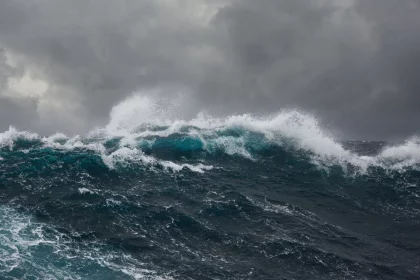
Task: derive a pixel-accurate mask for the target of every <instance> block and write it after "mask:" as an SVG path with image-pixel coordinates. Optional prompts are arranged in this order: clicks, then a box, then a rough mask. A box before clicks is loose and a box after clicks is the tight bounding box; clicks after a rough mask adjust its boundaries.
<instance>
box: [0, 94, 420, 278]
mask: <svg viewBox="0 0 420 280" xmlns="http://www.w3.org/2000/svg"><path fill="white" fill-rule="evenodd" d="M130 102H131V103H127V102H126V103H124V102H123V103H122V104H120V105H118V106H116V107H114V109H113V111H112V112H111V114H110V121H109V123H108V125H106V126H105V127H102V128H97V129H94V130H92V131H91V132H90V133H88V134H86V135H81V136H66V135H64V134H60V133H58V134H54V135H51V136H40V135H38V134H35V133H32V132H27V131H19V130H17V129H15V128H13V127H11V128H10V129H9V130H8V131H5V132H3V133H0V279H101V280H105V279H420V141H418V139H416V138H410V139H408V140H407V141H405V142H403V143H400V144H390V143H386V142H362V141H353V142H342V141H336V140H334V138H333V137H332V136H331V135H330V134H329V133H327V132H326V131H324V130H323V129H322V127H321V126H320V124H319V123H318V121H317V120H316V119H315V118H313V117H311V116H309V115H306V114H304V113H301V112H297V111H286V112H280V113H278V114H275V115H272V116H268V117H265V118H257V117H253V116H251V115H237V116H235V115H234V116H230V117H226V118H213V117H210V116H208V115H205V114H199V115H198V116H197V117H195V118H192V119H190V120H182V119H170V118H165V113H164V112H162V111H161V110H159V108H158V107H157V105H156V104H155V103H154V101H153V100H151V99H149V98H145V97H136V100H131V101H130ZM132 102H134V103H135V104H137V105H136V106H133V105H130V104H133V103H132ZM136 102H137V103H136ZM139 108H140V109H139Z"/></svg>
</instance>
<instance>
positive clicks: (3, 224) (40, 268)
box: [0, 206, 172, 280]
mask: <svg viewBox="0 0 420 280" xmlns="http://www.w3.org/2000/svg"><path fill="white" fill-rule="evenodd" d="M46 248H48V249H46ZM58 259H61V260H63V261H65V262H66V266H64V267H62V266H61V265H58V266H56V265H54V264H53V263H54V262H55V261H56V260H58ZM144 266H145V265H144V264H143V263H141V262H139V261H138V260H136V259H134V258H133V257H131V256H130V255H127V254H125V253H123V252H118V251H115V250H114V249H112V248H110V247H108V246H106V245H105V244H100V243H97V242H89V243H78V242H72V240H71V237H69V236H66V235H65V234H63V233H60V232H58V231H56V230H55V229H54V228H52V227H49V226H48V225H46V224H43V223H37V222H33V221H32V220H31V217H30V216H26V215H24V214H21V213H18V212H17V211H15V210H13V209H11V208H8V207H5V206H0V274H1V275H5V276H7V274H8V273H9V272H11V271H13V270H14V269H17V268H18V269H22V270H23V271H25V270H27V271H28V272H31V274H33V276H34V277H36V278H37V279H38V278H39V279H82V278H83V274H80V275H79V268H78V267H80V271H85V270H90V271H92V272H93V273H102V274H105V273H106V274H109V273H110V272H112V273H116V274H114V276H115V275H118V274H119V277H127V276H128V277H131V279H156V280H158V279H159V280H161V279H172V278H171V277H166V276H160V275H159V274H158V273H157V272H156V271H153V270H150V269H146V268H144ZM91 267H92V268H91ZM98 267H101V270H102V271H99V270H98V269H97V268H98ZM81 273H83V272H81ZM92 276H97V275H95V274H93V275H92Z"/></svg>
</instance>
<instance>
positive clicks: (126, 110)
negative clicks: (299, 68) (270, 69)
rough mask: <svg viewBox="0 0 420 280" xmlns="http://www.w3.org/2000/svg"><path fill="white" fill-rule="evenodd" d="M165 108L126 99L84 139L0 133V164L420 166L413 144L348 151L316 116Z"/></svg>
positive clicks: (419, 151) (200, 168) (418, 145)
mask: <svg viewBox="0 0 420 280" xmlns="http://www.w3.org/2000/svg"><path fill="white" fill-rule="evenodd" d="M168 108H172V107H171V106H169V105H168V104H165V103H164V102H162V101H161V100H158V99H153V98H150V97H146V96H133V97H131V98H129V99H127V100H125V101H123V102H122V103H120V104H119V105H117V106H115V107H114V108H113V109H112V111H111V113H110V121H109V123H108V124H107V125H106V126H105V127H102V128H97V129H95V130H92V131H91V132H90V133H89V134H88V135H86V136H74V137H69V136H66V135H64V134H61V133H57V134H54V135H51V136H49V137H41V136H39V135H37V134H35V133H32V132H26V131H18V130H17V129H15V128H14V127H10V128H9V130H8V131H6V132H3V133H0V148H1V150H2V151H3V152H1V153H0V156H1V158H2V159H3V160H4V159H5V158H7V156H5V155H4V151H5V150H14V149H15V150H16V149H17V150H22V151H25V152H30V150H31V149H46V148H52V149H54V150H57V151H60V150H61V151H88V152H93V153H95V154H97V155H99V156H100V157H101V159H102V161H103V163H104V164H105V165H106V166H107V167H109V168H111V169H112V168H115V166H116V165H119V164H120V165H121V164H129V163H141V164H143V165H145V166H150V167H160V168H163V169H164V170H169V171H173V172H178V171H180V170H183V169H189V170H191V171H194V172H200V173H202V172H205V171H206V170H211V169H212V168H214V166H212V165H207V164H204V163H203V162H204V161H205V159H206V158H208V157H209V156H212V155H213V156H215V155H220V154H224V155H228V156H239V157H241V158H244V159H248V160H252V161H258V160H260V159H261V157H262V156H263V155H267V153H268V154H269V153H270V151H272V152H273V153H275V152H276V151H278V150H282V151H286V152H287V153H288V156H291V157H293V156H296V155H297V154H301V153H304V155H305V157H306V158H307V159H308V160H309V161H311V163H313V164H316V165H317V166H318V167H320V168H323V169H325V168H328V167H332V166H340V167H342V168H343V169H345V170H348V169H349V168H350V169H351V170H352V171H353V172H356V173H360V174H365V173H366V172H368V171H369V169H372V168H381V169H384V170H387V171H399V172H402V171H404V170H407V169H417V168H418V167H419V163H420V140H419V139H418V138H411V139H409V140H407V141H406V142H405V143H402V144H399V145H394V146H391V145H388V146H386V145H385V146H384V147H383V148H382V149H381V150H379V151H377V152H376V153H374V154H373V155H372V154H369V155H366V154H363V153H359V152H357V151H352V150H350V149H347V148H346V147H345V144H343V143H340V142H339V141H336V140H335V139H334V138H333V137H332V136H331V134H330V133H328V132H327V131H326V130H324V129H323V128H322V126H321V125H320V123H319V122H318V120H317V119H316V118H315V117H313V116H311V115H308V114H306V113H303V112H299V111H296V110H289V111H281V112H279V113H277V114H273V115H271V116H267V117H256V116H253V115H250V114H244V115H232V116H228V117H225V118H215V117H212V116H209V115H207V114H205V113H200V114H198V115H197V116H196V117H195V118H192V119H189V120H185V119H180V118H176V117H174V116H176V112H173V108H172V109H168ZM171 110H172V111H171ZM169 151H170V152H171V153H169ZM165 154H166V155H168V154H171V155H172V156H174V155H175V159H176V160H174V158H173V157H172V158H169V159H165ZM197 160H201V162H199V163H197Z"/></svg>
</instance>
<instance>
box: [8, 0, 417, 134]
mask: <svg viewBox="0 0 420 280" xmlns="http://www.w3.org/2000/svg"><path fill="white" fill-rule="evenodd" d="M417 30H420V5H419V3H418V1H415V0H401V1H395V0H369V1H361V0H360V1H357V0H355V1H342V0H336V1H333V0H293V1H292V0H282V1H279V0H259V1H255V0H237V1H234V0H232V1H228V0H225V1H222V0H221V1H210V0H208V1H205V0H201V1H197V0H194V1H193V0H191V1H188V0H177V1H164V0H156V1H152V0H142V1H130V0H126V1H118V2H115V1H108V0H107V1H99V0H92V1H81V0H76V1H53V0H37V1H23V0H5V1H1V2H0V47H1V48H3V49H4V50H5V52H7V53H9V54H13V57H14V59H15V63H14V65H12V66H11V65H10V63H9V64H8V63H7V59H6V58H5V55H4V54H3V55H1V53H0V91H3V92H4V91H6V90H7V78H8V77H10V76H13V75H14V76H16V75H17V76H18V75H24V74H25V73H31V75H32V76H33V77H34V78H40V79H42V80H45V81H46V82H47V83H48V84H49V87H48V90H47V92H46V93H45V94H44V95H42V96H39V97H36V96H35V97H34V96H30V97H19V98H14V97H13V96H12V97H11V96H10V94H3V95H2V94H1V92H0V117H1V118H0V129H5V128H6V127H7V126H8V125H10V124H16V125H17V126H18V127H21V128H25V129H33V130H39V131H42V132H51V131H55V130H57V131H59V130H60V131H65V132H80V131H84V130H87V129H89V128H90V127H92V126H93V125H97V124H101V123H104V122H106V119H107V115H108V113H109V111H110V108H111V107H112V105H115V104H116V103H118V102H119V101H120V100H122V99H123V98H124V97H126V96H128V95H130V94H131V93H132V92H133V91H138V90H146V89H149V88H154V87H164V88H165V89H166V90H165V91H164V94H167V95H175V94H176V93H177V91H178V90H180V89H186V90H188V91H189V92H191V103H192V104H193V105H194V106H191V107H190V108H189V109H186V110H189V111H191V113H195V110H196V109H197V108H203V109H208V110H209V111H213V112H215V113H217V114H229V113H233V112H235V113H244V112H253V113H270V112H274V111H277V110H279V109H281V108H290V107H299V108H302V109H304V110H307V111H310V112H313V113H315V114H316V115H318V116H320V117H321V119H322V120H323V123H325V124H327V125H329V126H331V127H333V128H334V129H335V130H337V131H339V132H340V133H341V135H343V137H348V138H355V137H356V138H393V137H401V136H407V135H410V134H413V133H416V132H417V131H418V130H419V122H418V121H417V120H418V119H419V117H420V110H419V109H420V102H419V101H420V95H419V91H420V79H418V78H417V76H418V75H419V73H420V33H419V32H418V31H417ZM3 53H4V52H3ZM2 96H3V97H2Z"/></svg>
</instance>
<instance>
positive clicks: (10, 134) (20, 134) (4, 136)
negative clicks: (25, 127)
mask: <svg viewBox="0 0 420 280" xmlns="http://www.w3.org/2000/svg"><path fill="white" fill-rule="evenodd" d="M38 138H39V136H38V134H36V133H31V132H27V131H18V130H17V129H16V128H14V127H13V126H10V127H9V129H8V130H7V131H5V132H3V133H0V148H4V147H9V149H10V150H12V149H13V145H14V142H15V141H16V140H18V139H26V140H36V139H38Z"/></svg>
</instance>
